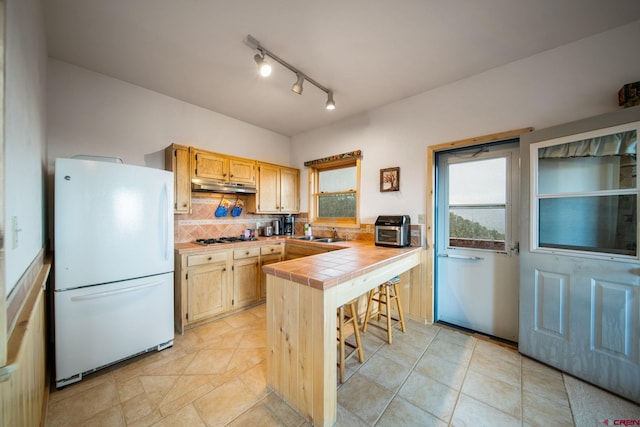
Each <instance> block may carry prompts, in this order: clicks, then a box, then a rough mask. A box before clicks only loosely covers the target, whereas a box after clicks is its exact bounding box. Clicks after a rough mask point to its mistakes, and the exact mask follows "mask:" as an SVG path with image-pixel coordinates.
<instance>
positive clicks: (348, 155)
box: [304, 150, 362, 166]
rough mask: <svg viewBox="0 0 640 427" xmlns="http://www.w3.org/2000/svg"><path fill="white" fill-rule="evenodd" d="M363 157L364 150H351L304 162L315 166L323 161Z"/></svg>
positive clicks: (306, 164)
mask: <svg viewBox="0 0 640 427" xmlns="http://www.w3.org/2000/svg"><path fill="white" fill-rule="evenodd" d="M360 157H362V150H355V151H349V152H348V153H342V154H336V155H333V156H329V157H323V158H322V159H316V160H308V161H306V162H304V165H305V166H314V165H319V164H322V163H330V162H335V161H337V160H346V159H357V158H360Z"/></svg>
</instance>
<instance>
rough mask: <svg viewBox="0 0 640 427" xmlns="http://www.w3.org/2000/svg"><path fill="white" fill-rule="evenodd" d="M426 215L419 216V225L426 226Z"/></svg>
mask: <svg viewBox="0 0 640 427" xmlns="http://www.w3.org/2000/svg"><path fill="white" fill-rule="evenodd" d="M424 222H425V219H424V214H418V224H424Z"/></svg>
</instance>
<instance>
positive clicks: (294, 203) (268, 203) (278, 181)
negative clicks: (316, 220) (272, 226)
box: [248, 162, 300, 214]
mask: <svg viewBox="0 0 640 427" xmlns="http://www.w3.org/2000/svg"><path fill="white" fill-rule="evenodd" d="M257 165H258V192H257V194H256V197H255V205H250V206H248V209H249V210H250V211H251V212H255V213H280V214H284V213H287V214H288V213H299V212H300V191H299V185H300V170H298V169H294V168H288V167H285V166H279V165H274V164H271V163H261V162H258V164H257Z"/></svg>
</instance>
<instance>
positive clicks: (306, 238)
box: [294, 236, 344, 243]
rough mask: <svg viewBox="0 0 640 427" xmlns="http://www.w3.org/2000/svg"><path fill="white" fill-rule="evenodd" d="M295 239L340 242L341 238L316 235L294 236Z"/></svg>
mask: <svg viewBox="0 0 640 427" xmlns="http://www.w3.org/2000/svg"><path fill="white" fill-rule="evenodd" d="M294 239H295V240H308V241H313V242H318V243H333V242H342V241H344V240H343V239H334V238H332V237H318V236H300V237H294Z"/></svg>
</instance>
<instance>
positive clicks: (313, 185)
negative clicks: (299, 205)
mask: <svg viewBox="0 0 640 427" xmlns="http://www.w3.org/2000/svg"><path fill="white" fill-rule="evenodd" d="M351 167H355V168H356V189H355V190H354V191H352V192H353V193H354V194H355V196H356V197H355V198H356V216H355V217H354V218H352V217H340V218H330V217H321V216H319V215H318V206H319V203H318V198H319V196H320V195H321V194H322V193H320V192H319V186H320V173H322V172H326V171H330V170H335V169H345V168H351ZM360 167H361V164H360V158H359V157H356V158H349V159H341V160H337V161H332V162H326V163H321V164H317V165H313V166H310V167H309V171H308V176H309V223H310V224H311V225H312V226H320V227H336V228H354V227H360V169H361V168H360Z"/></svg>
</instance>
